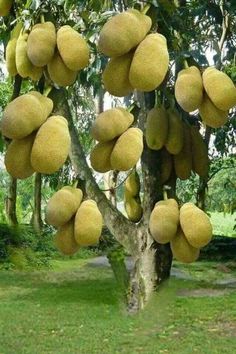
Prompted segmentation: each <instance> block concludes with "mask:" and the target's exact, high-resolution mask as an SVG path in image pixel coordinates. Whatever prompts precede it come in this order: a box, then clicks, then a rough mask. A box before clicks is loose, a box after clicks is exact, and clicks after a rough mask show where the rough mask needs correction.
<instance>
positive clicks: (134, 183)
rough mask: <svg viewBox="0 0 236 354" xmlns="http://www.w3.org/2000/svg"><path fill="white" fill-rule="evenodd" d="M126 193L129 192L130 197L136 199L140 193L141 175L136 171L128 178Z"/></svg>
mask: <svg viewBox="0 0 236 354" xmlns="http://www.w3.org/2000/svg"><path fill="white" fill-rule="evenodd" d="M125 191H127V192H128V194H129V195H130V197H135V196H137V195H138V194H139V192H140V180H139V175H138V173H137V171H136V170H133V171H132V173H131V174H130V175H129V176H128V178H127V179H126V181H125Z"/></svg>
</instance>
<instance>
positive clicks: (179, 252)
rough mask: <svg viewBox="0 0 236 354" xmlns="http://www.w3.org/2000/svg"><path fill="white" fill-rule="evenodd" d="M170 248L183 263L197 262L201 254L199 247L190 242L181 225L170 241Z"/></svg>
mask: <svg viewBox="0 0 236 354" xmlns="http://www.w3.org/2000/svg"><path fill="white" fill-rule="evenodd" d="M170 248H171V251H172V253H173V256H174V258H175V259H176V260H177V261H179V262H183V263H192V262H195V261H196V260H197V259H198V257H199V254H200V250H199V248H195V247H193V246H191V245H190V244H189V243H188V241H187V239H186V237H185V236H184V233H183V231H182V229H181V227H179V228H178V231H177V234H176V236H175V237H174V238H173V240H171V241H170Z"/></svg>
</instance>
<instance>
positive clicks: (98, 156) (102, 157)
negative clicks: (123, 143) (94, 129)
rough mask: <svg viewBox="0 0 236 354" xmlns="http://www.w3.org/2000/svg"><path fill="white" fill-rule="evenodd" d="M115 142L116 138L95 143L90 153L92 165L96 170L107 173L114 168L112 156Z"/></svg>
mask: <svg viewBox="0 0 236 354" xmlns="http://www.w3.org/2000/svg"><path fill="white" fill-rule="evenodd" d="M115 143H116V139H114V140H111V141H106V142H104V143H98V144H97V145H95V147H94V148H93V150H92V151H91V153H90V162H91V166H92V168H93V169H94V170H95V171H97V172H100V173H105V172H108V171H110V170H112V166H111V161H110V158H111V153H112V150H113V148H114V146H115Z"/></svg>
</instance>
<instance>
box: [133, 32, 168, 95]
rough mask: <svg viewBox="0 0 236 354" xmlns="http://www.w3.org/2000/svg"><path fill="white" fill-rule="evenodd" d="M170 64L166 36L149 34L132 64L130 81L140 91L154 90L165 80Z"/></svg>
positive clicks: (140, 45) (139, 47) (138, 48)
mask: <svg viewBox="0 0 236 354" xmlns="http://www.w3.org/2000/svg"><path fill="white" fill-rule="evenodd" d="M168 65H169V54H168V50H167V45H166V38H165V37H164V36H162V35H161V34H159V33H152V34H149V35H148V36H147V37H146V38H145V39H144V40H143V41H142V42H141V43H140V44H139V46H138V47H137V49H136V50H135V53H134V57H133V60H132V63H131V66H130V72H129V81H130V84H131V86H133V87H134V88H135V89H137V90H139V91H145V92H146V91H147V92H148V91H152V90H154V89H155V88H157V87H158V86H159V85H160V84H161V83H162V82H163V80H164V78H165V76H166V73H167V70H168Z"/></svg>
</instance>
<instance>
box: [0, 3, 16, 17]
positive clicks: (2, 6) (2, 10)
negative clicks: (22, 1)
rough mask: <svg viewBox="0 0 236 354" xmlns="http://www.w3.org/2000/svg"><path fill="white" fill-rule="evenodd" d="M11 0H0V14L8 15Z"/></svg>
mask: <svg viewBox="0 0 236 354" xmlns="http://www.w3.org/2000/svg"><path fill="white" fill-rule="evenodd" d="M12 3H13V0H0V16H8V15H9V13H10V10H11V7H12Z"/></svg>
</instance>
